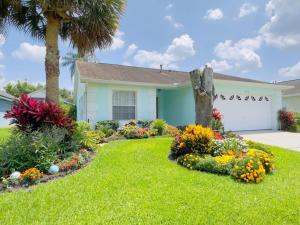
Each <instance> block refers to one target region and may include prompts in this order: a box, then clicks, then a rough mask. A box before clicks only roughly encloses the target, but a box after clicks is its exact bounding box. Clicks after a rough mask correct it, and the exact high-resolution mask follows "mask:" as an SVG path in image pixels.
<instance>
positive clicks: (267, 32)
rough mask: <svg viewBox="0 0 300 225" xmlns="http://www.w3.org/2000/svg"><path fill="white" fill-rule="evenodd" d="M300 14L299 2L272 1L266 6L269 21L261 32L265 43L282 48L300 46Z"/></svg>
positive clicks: (286, 0) (293, 0) (297, 0)
mask: <svg viewBox="0 0 300 225" xmlns="http://www.w3.org/2000/svg"><path fill="white" fill-rule="evenodd" d="M299 12H300V1H299V0H284V1H282V0H270V1H269V2H268V4H267V5H266V13H267V15H268V17H269V21H268V22H267V23H266V24H264V25H263V26H262V27H261V29H260V31H259V33H260V34H261V35H262V37H263V39H264V41H265V42H266V43H267V44H269V45H272V46H275V47H280V48H285V47H293V46H300V26H299V21H300V13H299Z"/></svg>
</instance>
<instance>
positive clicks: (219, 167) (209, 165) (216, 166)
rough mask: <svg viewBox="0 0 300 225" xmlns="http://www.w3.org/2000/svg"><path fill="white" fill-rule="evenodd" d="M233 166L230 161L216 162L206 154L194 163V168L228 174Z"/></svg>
mask: <svg viewBox="0 0 300 225" xmlns="http://www.w3.org/2000/svg"><path fill="white" fill-rule="evenodd" d="M232 167H233V164H232V162H231V161H230V162H228V163H218V161H216V159H215V158H214V157H212V156H206V157H205V158H203V159H202V160H200V161H199V162H198V163H197V164H196V165H195V167H194V168H195V170H199V171H204V172H209V173H215V174H220V175H229V174H230V171H231V169H232Z"/></svg>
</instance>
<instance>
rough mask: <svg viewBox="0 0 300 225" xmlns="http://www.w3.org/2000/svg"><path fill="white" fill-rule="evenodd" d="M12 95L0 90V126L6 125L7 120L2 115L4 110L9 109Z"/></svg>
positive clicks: (7, 123) (7, 124) (12, 98)
mask: <svg viewBox="0 0 300 225" xmlns="http://www.w3.org/2000/svg"><path fill="white" fill-rule="evenodd" d="M13 100H14V97H13V96H12V95H10V94H7V93H6V92H4V91H0V127H8V126H9V120H7V119H4V118H3V116H4V114H5V113H6V111H8V110H10V108H11V105H12V102H13Z"/></svg>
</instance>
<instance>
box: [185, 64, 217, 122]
mask: <svg viewBox="0 0 300 225" xmlns="http://www.w3.org/2000/svg"><path fill="white" fill-rule="evenodd" d="M190 78H191V82H192V88H193V92H194V100H195V113H196V121H195V122H196V124H200V125H202V126H205V127H208V126H210V122H211V120H212V109H213V101H214V85H213V70H212V68H208V67H205V69H204V70H203V71H200V70H194V71H192V72H190Z"/></svg>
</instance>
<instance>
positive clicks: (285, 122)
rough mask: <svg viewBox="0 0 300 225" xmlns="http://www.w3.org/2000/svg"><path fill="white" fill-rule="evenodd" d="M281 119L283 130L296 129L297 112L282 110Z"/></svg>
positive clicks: (280, 112)
mask: <svg viewBox="0 0 300 225" xmlns="http://www.w3.org/2000/svg"><path fill="white" fill-rule="evenodd" d="M279 121H280V123H281V129H282V130H286V131H294V130H295V129H296V114H295V113H294V112H287V111H283V110H280V111H279Z"/></svg>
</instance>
